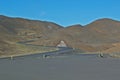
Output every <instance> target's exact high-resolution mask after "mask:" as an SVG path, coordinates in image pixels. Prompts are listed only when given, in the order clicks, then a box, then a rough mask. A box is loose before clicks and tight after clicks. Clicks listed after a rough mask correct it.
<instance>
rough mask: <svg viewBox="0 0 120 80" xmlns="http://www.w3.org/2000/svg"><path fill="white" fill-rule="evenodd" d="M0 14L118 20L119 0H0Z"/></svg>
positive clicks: (63, 20)
mask: <svg viewBox="0 0 120 80" xmlns="http://www.w3.org/2000/svg"><path fill="white" fill-rule="evenodd" d="M0 14H1V15H6V16H11V17H23V18H29V19H35V20H43V21H44V20H45V21H51V22H55V23H58V24H60V25H63V26H69V25H72V24H81V25H85V24H88V23H90V22H92V21H94V20H96V19H99V18H112V19H116V20H120V0H0Z"/></svg>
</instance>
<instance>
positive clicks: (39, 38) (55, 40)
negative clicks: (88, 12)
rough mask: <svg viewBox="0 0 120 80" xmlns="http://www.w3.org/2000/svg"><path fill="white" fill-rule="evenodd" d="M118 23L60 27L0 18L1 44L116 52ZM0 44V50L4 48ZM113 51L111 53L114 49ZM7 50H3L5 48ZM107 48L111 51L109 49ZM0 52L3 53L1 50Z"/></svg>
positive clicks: (109, 22) (108, 22) (24, 20)
mask: <svg viewBox="0 0 120 80" xmlns="http://www.w3.org/2000/svg"><path fill="white" fill-rule="evenodd" d="M119 34H120V21H116V20H112V19H108V18H104V19H98V20H96V21H94V22H92V23H90V24H87V25H85V26H82V25H80V24H76V25H71V26H68V27H63V26H61V25H59V24H56V23H53V22H48V21H39V20H29V19H24V18H12V17H7V16H3V15H0V38H1V40H0V44H2V45H7V44H8V45H11V44H9V43H8V42H13V43H14V42H19V41H29V40H33V42H29V44H36V45H43V46H57V45H58V44H59V42H60V41H64V42H65V43H66V45H67V46H68V47H72V48H77V49H81V50H83V51H86V52H99V51H102V52H115V50H116V49H115V48H117V49H119V50H118V51H120V48H119V46H118V45H117V46H115V45H114V44H119V43H120V36H119ZM6 42H7V43H6ZM2 45H0V51H1V50H2V49H3V47H2ZM113 48H114V50H111V49H113ZM4 49H5V50H7V48H6V47H4ZM109 49H110V50H109ZM0 53H4V52H3V51H1V52H0Z"/></svg>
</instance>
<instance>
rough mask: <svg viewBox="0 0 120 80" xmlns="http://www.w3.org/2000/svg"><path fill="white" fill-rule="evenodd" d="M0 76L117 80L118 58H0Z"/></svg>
mask: <svg viewBox="0 0 120 80" xmlns="http://www.w3.org/2000/svg"><path fill="white" fill-rule="evenodd" d="M0 80H120V59H117V58H110V57H108V58H100V57H97V56H96V55H64V56H57V57H55V56H54V57H51V58H45V59H44V58H42V57H41V56H28V57H18V58H15V59H14V60H10V59H0Z"/></svg>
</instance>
